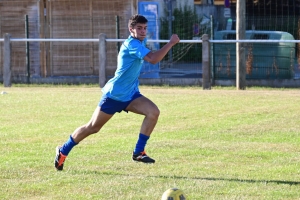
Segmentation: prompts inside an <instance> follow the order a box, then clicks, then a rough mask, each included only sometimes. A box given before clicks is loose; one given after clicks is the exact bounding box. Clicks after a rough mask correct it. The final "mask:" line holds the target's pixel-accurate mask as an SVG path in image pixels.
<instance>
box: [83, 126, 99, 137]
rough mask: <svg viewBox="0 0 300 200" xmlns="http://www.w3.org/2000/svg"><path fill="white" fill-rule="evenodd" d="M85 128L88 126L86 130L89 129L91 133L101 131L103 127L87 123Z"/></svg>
mask: <svg viewBox="0 0 300 200" xmlns="http://www.w3.org/2000/svg"><path fill="white" fill-rule="evenodd" d="M85 128H86V130H87V132H88V134H89V135H91V134H95V133H98V132H99V131H100V129H101V127H99V126H93V125H91V124H88V125H86V126H85Z"/></svg>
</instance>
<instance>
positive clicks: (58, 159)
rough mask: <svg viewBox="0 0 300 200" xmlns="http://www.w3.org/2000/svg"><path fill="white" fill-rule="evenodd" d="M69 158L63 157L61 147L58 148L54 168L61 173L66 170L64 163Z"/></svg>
mask: <svg viewBox="0 0 300 200" xmlns="http://www.w3.org/2000/svg"><path fill="white" fill-rule="evenodd" d="M66 158H67V156H65V155H63V154H62V153H61V152H60V146H57V147H56V156H55V160H54V166H55V168H56V169H57V170H59V171H61V170H63V168H64V162H65V160H66Z"/></svg>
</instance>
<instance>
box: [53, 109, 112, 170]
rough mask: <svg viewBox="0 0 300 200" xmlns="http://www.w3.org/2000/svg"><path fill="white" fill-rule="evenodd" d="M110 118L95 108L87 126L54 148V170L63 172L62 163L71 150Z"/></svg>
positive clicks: (77, 130) (78, 129) (80, 128)
mask: <svg viewBox="0 0 300 200" xmlns="http://www.w3.org/2000/svg"><path fill="white" fill-rule="evenodd" d="M112 116H113V115H110V114H106V113H104V112H102V111H101V110H100V107H97V108H96V109H95V111H94V113H93V115H92V118H91V120H90V121H89V122H88V123H87V124H85V125H83V126H81V127H79V128H77V129H76V130H75V131H74V132H73V133H72V135H70V138H69V140H68V141H67V142H66V143H65V144H64V145H63V146H61V147H57V148H56V157H55V161H54V162H55V167H56V169H57V170H63V164H64V161H65V159H66V157H67V156H68V154H69V152H70V151H71V150H72V148H73V147H74V146H75V145H77V144H78V143H79V142H80V141H82V140H83V139H84V138H86V137H88V136H89V135H91V134H93V133H97V132H98V131H99V130H100V129H101V128H102V126H103V125H104V124H105V123H106V122H107V121H108V120H109V119H110V118H111V117H112Z"/></svg>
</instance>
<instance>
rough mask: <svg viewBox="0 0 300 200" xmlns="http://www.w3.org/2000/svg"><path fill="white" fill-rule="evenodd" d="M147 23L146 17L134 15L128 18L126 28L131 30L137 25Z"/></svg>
mask: <svg viewBox="0 0 300 200" xmlns="http://www.w3.org/2000/svg"><path fill="white" fill-rule="evenodd" d="M147 22H148V20H147V19H146V17H144V16H143V15H139V14H136V15H133V16H132V17H130V19H129V22H128V28H133V27H134V26H135V25H136V24H137V23H140V24H147Z"/></svg>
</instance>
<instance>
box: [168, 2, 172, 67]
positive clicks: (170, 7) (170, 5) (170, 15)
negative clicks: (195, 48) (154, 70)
mask: <svg viewBox="0 0 300 200" xmlns="http://www.w3.org/2000/svg"><path fill="white" fill-rule="evenodd" d="M172 1H173V0H167V2H168V14H169V15H168V22H169V26H168V27H169V29H168V33H169V38H171V36H172V22H173V13H172V10H173V9H172ZM168 56H169V65H168V67H171V66H172V63H173V52H172V49H170V51H169V53H168Z"/></svg>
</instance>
